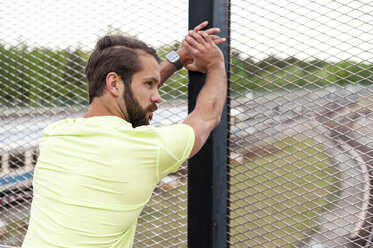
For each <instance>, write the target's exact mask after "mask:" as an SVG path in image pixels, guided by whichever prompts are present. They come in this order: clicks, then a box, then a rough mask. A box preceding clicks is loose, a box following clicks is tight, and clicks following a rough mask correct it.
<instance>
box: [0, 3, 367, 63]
mask: <svg viewBox="0 0 373 248" xmlns="http://www.w3.org/2000/svg"><path fill="white" fill-rule="evenodd" d="M231 12H232V15H231V34H232V37H231V45H232V47H233V48H235V49H238V50H240V51H242V55H243V56H246V57H252V58H253V59H255V60H260V59H263V58H265V57H267V56H269V55H276V56H278V57H289V56H295V57H298V58H300V59H314V58H319V59H325V60H342V59H349V60H355V61H363V62H368V61H369V62H373V56H372V55H373V15H371V13H373V2H372V1H369V0H362V1H355V0H339V1H336V0H302V1H295V0H293V1H288V0H261V1H254V0H231ZM115 30H116V31H115ZM187 30H188V1H186V0H173V1H170V0H157V1H153V0H144V1H139V0H105V1H102V0H79V1H76V0H53V1H46V0H23V1H19V0H3V1H1V3H0V42H1V43H3V44H6V45H15V44H18V43H20V42H23V43H26V44H27V45H29V46H44V47H50V48H56V49H58V48H69V47H70V48H75V47H78V46H79V47H81V48H83V49H86V50H92V49H93V48H94V45H95V43H96V41H97V39H98V38H99V37H101V36H103V35H105V34H107V33H109V32H120V33H124V34H129V35H133V36H137V37H138V38H139V39H142V40H144V41H145V42H146V43H148V44H150V45H152V46H154V47H160V46H161V45H163V44H171V43H173V42H175V41H181V39H182V38H183V37H184V35H185V34H186V33H187Z"/></svg>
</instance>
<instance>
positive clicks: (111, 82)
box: [106, 72, 123, 96]
mask: <svg viewBox="0 0 373 248" xmlns="http://www.w3.org/2000/svg"><path fill="white" fill-rule="evenodd" d="M122 84H123V83H122V80H121V79H120V77H119V76H118V74H116V73H115V72H109V73H108V74H107V75H106V88H107V90H108V91H109V92H110V94H112V95H113V96H119V94H120V89H121V87H122Z"/></svg>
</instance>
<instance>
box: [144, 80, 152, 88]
mask: <svg viewBox="0 0 373 248" xmlns="http://www.w3.org/2000/svg"><path fill="white" fill-rule="evenodd" d="M145 84H146V85H148V86H149V87H152V86H153V82H152V81H148V82H145Z"/></svg>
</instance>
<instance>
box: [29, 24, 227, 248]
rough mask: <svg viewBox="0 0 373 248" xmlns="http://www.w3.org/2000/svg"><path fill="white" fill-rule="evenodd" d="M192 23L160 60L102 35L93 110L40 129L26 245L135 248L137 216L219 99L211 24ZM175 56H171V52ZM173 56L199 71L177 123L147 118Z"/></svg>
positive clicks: (198, 136)
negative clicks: (197, 86) (197, 85)
mask: <svg viewBox="0 0 373 248" xmlns="http://www.w3.org/2000/svg"><path fill="white" fill-rule="evenodd" d="M206 25H207V22H204V23H202V24H200V25H199V26H197V27H196V28H195V29H194V30H193V31H190V32H189V34H188V35H187V36H186V37H185V39H184V40H183V42H182V44H181V46H180V48H179V49H178V51H177V53H178V55H179V56H180V59H179V60H180V61H178V59H177V56H175V54H173V55H174V57H169V59H170V61H171V62H170V61H165V62H164V63H162V64H161V65H159V58H158V56H157V54H156V52H155V50H154V49H152V48H150V47H148V46H147V45H145V44H144V43H143V42H141V41H138V40H135V39H130V38H126V37H123V36H106V37H104V38H103V39H101V40H100V41H99V42H98V43H97V46H96V49H95V50H94V51H93V53H92V55H91V56H90V58H89V60H88V64H87V66H86V70H85V73H86V76H87V79H88V85H89V87H88V88H89V96H90V104H91V105H90V108H89V110H88V112H87V113H86V114H85V115H84V117H83V118H78V119H67V120H62V121H59V122H57V123H54V124H51V125H49V126H48V127H46V128H45V129H44V131H43V138H42V140H41V142H40V157H39V159H38V163H37V165H36V169H35V173H34V179H33V185H34V199H33V203H32V208H31V217H30V224H29V228H28V232H27V234H26V237H25V240H24V243H23V247H25V248H27V247H38V248H40V247H43V248H46V247H132V244H133V240H134V236H135V230H136V224H137V219H138V217H139V215H140V213H141V211H142V209H143V207H144V205H145V204H146V203H147V202H148V200H149V198H150V197H151V194H152V192H153V189H154V188H155V187H156V185H157V183H158V182H159V181H160V179H161V178H162V177H164V176H165V175H167V174H168V173H171V172H175V171H176V170H177V169H178V167H179V166H180V164H181V163H183V162H184V161H185V160H186V159H188V157H189V158H190V157H192V156H193V155H194V154H196V153H197V152H198V151H199V150H200V148H201V147H202V146H203V144H204V143H205V141H206V139H207V138H208V136H209V134H210V132H211V131H212V129H213V128H214V127H215V126H216V125H217V124H218V123H219V121H220V116H221V113H222V109H223V105H224V102H225V98H226V90H227V85H226V83H227V80H226V75H225V67H224V59H223V55H222V53H221V51H220V49H219V48H218V47H217V46H216V44H219V43H222V42H224V39H222V38H219V37H218V36H215V35H213V34H214V33H216V32H218V30H217V29H209V30H207V31H201V29H202V28H204V27H205V26H206ZM175 57H176V59H175ZM180 63H181V64H182V65H184V66H185V67H186V68H187V69H189V70H194V71H200V72H203V73H206V74H207V76H206V82H205V85H204V87H203V88H202V90H201V92H200V94H199V95H198V99H197V103H196V107H195V109H194V110H193V112H192V113H190V114H189V115H188V116H187V117H186V119H185V120H184V121H183V123H182V124H176V125H171V126H166V127H160V128H153V127H150V126H148V124H149V120H150V119H151V118H152V115H153V112H154V111H155V110H156V109H157V104H158V103H160V101H161V97H160V95H159V93H158V88H159V87H160V85H161V84H162V83H163V82H164V81H165V80H166V79H167V78H168V77H169V76H170V75H171V74H172V73H174V72H175V71H176V70H177V69H179V67H180Z"/></svg>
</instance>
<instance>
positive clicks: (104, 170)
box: [22, 116, 194, 248]
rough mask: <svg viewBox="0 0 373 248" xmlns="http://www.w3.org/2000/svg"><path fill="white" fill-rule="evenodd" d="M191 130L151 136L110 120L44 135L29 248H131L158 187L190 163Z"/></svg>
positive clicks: (75, 123)
mask: <svg viewBox="0 0 373 248" xmlns="http://www.w3.org/2000/svg"><path fill="white" fill-rule="evenodd" d="M193 144H194V132H193V129H192V128H191V127H190V126H188V125H184V124H176V125H171V126H166V127H160V128H154V127H151V126H141V127H137V128H132V125H131V124H130V123H128V122H126V121H124V120H123V119H120V118H118V117H114V116H101V117H91V118H78V119H67V120H63V121H59V122H56V123H54V124H51V125H49V126H48V127H46V128H45V129H44V130H43V138H42V140H41V141H40V146H39V148H40V157H39V159H38V162H37V165H36V168H35V173H34V179H33V187H34V199H33V202H32V207H31V216H30V224H29V228H28V231H27V234H26V237H25V240H24V243H23V246H22V247H24V248H30V247H37V248H40V247H43V248H47V247H82V248H83V247H132V244H133V240H134V236H135V231H136V224H137V219H138V217H139V215H140V213H141V211H142V209H143V207H144V206H145V204H146V203H147V202H148V200H149V199H150V197H151V195H152V192H153V190H154V188H155V186H156V185H157V183H158V182H159V181H160V179H162V177H164V176H165V175H167V174H168V173H171V172H175V171H176V170H177V169H178V167H179V166H180V164H182V163H183V162H184V161H185V160H186V159H187V158H188V157H189V155H190V152H191V150H192V147H193Z"/></svg>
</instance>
